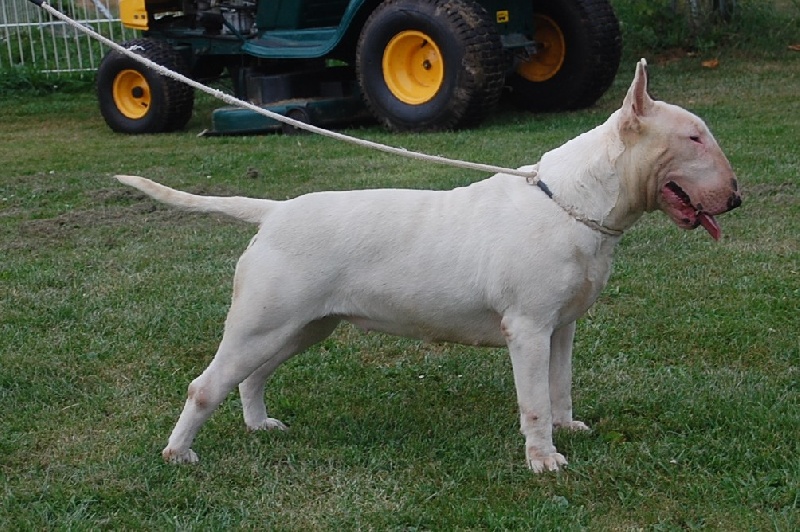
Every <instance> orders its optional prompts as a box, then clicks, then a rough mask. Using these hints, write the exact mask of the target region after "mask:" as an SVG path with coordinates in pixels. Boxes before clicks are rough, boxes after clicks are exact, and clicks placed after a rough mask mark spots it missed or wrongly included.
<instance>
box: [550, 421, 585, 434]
mask: <svg viewBox="0 0 800 532" xmlns="http://www.w3.org/2000/svg"><path fill="white" fill-rule="evenodd" d="M553 426H554V427H555V428H557V429H562V430H569V431H572V432H591V431H592V429H590V428H589V426H588V425H587V424H586V423H584V422H583V421H578V420H576V419H573V420H572V421H567V422H566V423H554V424H553Z"/></svg>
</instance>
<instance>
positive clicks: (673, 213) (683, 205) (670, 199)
mask: <svg viewBox="0 0 800 532" xmlns="http://www.w3.org/2000/svg"><path fill="white" fill-rule="evenodd" d="M661 194H662V195H663V197H664V201H665V202H666V204H667V211H666V212H667V214H669V216H670V217H671V218H672V219H673V220H674V221H675V223H676V224H678V225H679V226H680V227H682V228H684V229H694V228H696V227H698V226H700V225H702V226H703V228H704V229H705V230H706V231H708V234H710V235H711V237H712V238H713V239H714V240H719V237H720V235H721V234H722V229H720V227H719V224H718V223H717V220H716V219H714V216H712V215H711V214H709V213H707V212H705V211H703V210H702V209H698V208H697V207H695V206H694V205H693V204H692V200H691V198H690V197H689V195H688V194H687V193H686V192H685V191H684V190H683V189H682V188H681V187H680V185H678V184H677V183H676V182H675V181H669V182H668V183H667V184H666V185H664V188H662V189H661Z"/></svg>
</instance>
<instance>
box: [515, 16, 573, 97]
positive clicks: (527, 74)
mask: <svg viewBox="0 0 800 532" xmlns="http://www.w3.org/2000/svg"><path fill="white" fill-rule="evenodd" d="M533 27H534V32H535V33H534V35H533V39H534V40H535V41H536V47H537V51H536V53H535V54H534V55H533V56H531V58H530V60H528V61H525V62H523V63H521V64H520V65H519V67H518V68H517V74H519V75H520V76H522V77H523V78H525V79H527V80H528V81H535V82H542V81H547V80H548V79H550V78H552V77H553V76H555V75H556V74H558V71H559V70H561V67H562V66H563V65H564V56H565V54H566V50H567V49H566V46H564V34H563V33H562V32H561V28H559V27H558V24H556V23H555V21H554V20H553V19H551V18H550V17H547V16H545V15H534V16H533Z"/></svg>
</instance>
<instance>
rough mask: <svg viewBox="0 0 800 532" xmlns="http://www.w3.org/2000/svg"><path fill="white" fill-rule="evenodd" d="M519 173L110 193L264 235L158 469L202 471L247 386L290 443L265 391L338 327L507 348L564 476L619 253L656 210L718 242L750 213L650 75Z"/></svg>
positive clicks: (251, 421)
mask: <svg viewBox="0 0 800 532" xmlns="http://www.w3.org/2000/svg"><path fill="white" fill-rule="evenodd" d="M523 168H530V169H534V170H536V171H537V172H538V179H539V180H540V181H538V182H537V180H534V179H530V180H526V179H525V178H522V177H515V176H511V175H506V174H496V175H494V176H492V177H490V178H488V179H486V180H484V181H480V182H477V183H474V184H472V185H470V186H467V187H463V188H457V189H455V190H450V191H428V190H396V189H386V190H360V191H352V192H318V193H312V194H307V195H304V196H300V197H298V198H295V199H291V200H288V201H272V200H267V199H251V198H241V197H225V198H222V197H204V196H196V195H192V194H188V193H185V192H179V191H176V190H173V189H171V188H168V187H165V186H162V185H159V184H157V183H154V182H152V181H149V180H147V179H144V178H141V177H134V176H116V177H117V179H118V180H120V181H121V182H123V183H126V184H128V185H131V186H133V187H136V188H138V189H139V190H141V191H143V192H145V193H146V194H148V195H150V196H152V197H153V198H155V199H157V200H159V201H163V202H166V203H169V204H172V205H175V206H178V207H182V208H185V209H189V210H193V211H206V212H218V213H224V214H227V215H230V216H233V217H235V218H238V219H240V220H244V221H247V222H252V223H256V224H259V226H260V229H259V231H258V234H257V235H256V236H255V237H254V238H253V240H252V241H251V242H250V245H249V246H248V248H247V250H246V251H245V252H244V254H243V255H242V256H241V258H240V259H239V263H238V265H237V267H236V274H235V277H234V286H233V299H232V303H231V308H230V311H229V313H228V317H227V320H226V323H225V333H224V336H223V339H222V342H221V344H220V346H219V349H218V350H217V353H216V356H215V357H214V359H213V360H212V361H211V364H210V365H209V366H208V368H207V369H206V370H205V371H204V372H203V373H202V374H201V375H200V376H199V377H197V378H196V379H195V380H194V381H192V383H191V385H190V386H189V391H188V399H187V401H186V404H185V406H184V409H183V413H182V414H181V416H180V419H179V420H178V422H177V424H176V426H175V428H174V430H173V431H172V435H171V436H170V438H169V442H168V444H167V446H166V448H165V449H164V451H163V453H162V455H163V457H164V459H165V460H167V461H169V462H190V463H191V462H196V461H197V455H196V454H195V453H194V451H192V449H191V448H190V447H191V444H192V441H193V440H194V438H195V435H196V434H197V432H198V430H199V429H200V427H201V425H202V424H203V423H204V422H205V421H206V420H207V419H208V418H209V417H210V416H211V414H212V412H214V410H215V409H216V408H217V406H218V405H219V404H220V403H221V402H222V400H223V399H224V398H225V397H226V396H227V395H228V393H229V392H230V391H231V390H233V388H234V387H235V386H237V385H238V386H239V393H240V394H241V399H242V406H243V409H244V421H245V424H246V425H247V427H248V428H249V429H251V430H264V429H273V428H278V429H283V428H285V427H284V425H283V424H282V423H281V422H280V421H278V420H277V419H273V418H270V417H269V416H268V414H267V408H266V405H265V404H264V384H265V382H266V380H267V378H268V377H269V376H270V374H272V372H273V371H274V370H275V369H276V368H277V367H278V365H279V364H281V363H282V362H284V361H285V360H287V359H288V358H289V357H291V356H293V355H295V354H297V353H299V352H301V351H303V350H304V349H306V348H308V347H309V346H311V345H313V344H315V343H317V342H319V341H321V340H323V339H324V338H326V337H327V336H328V335H329V334H331V332H332V331H333V330H334V328H335V327H336V326H337V324H338V323H339V322H341V321H342V320H345V321H349V322H351V323H354V324H355V325H357V326H358V327H360V328H362V329H365V330H374V331H382V332H385V333H389V334H394V335H401V336H407V337H411V338H417V339H421V340H425V341H429V342H457V343H462V344H469V345H478V346H494V347H500V346H507V347H508V349H509V351H510V355H511V361H512V366H513V371H514V383H515V386H516V392H517V400H518V403H519V411H520V425H521V432H522V434H523V435H524V436H525V455H526V459H527V464H528V466H529V467H530V469H532V470H533V471H535V472H540V471H544V470H550V471H555V470H558V469H559V467H560V466H563V465H565V464H566V463H567V461H566V460H565V459H564V457H563V456H562V455H561V454H560V453H558V452H557V451H556V448H555V446H554V445H553V439H552V433H553V427H566V428H568V429H576V430H588V429H587V427H586V425H584V424H583V423H582V422H580V421H577V420H575V419H573V417H572V398H571V386H572V383H571V381H572V340H573V335H574V333H575V320H577V319H578V318H579V317H581V316H582V315H583V314H584V313H585V312H586V311H587V310H588V309H589V307H590V306H591V305H592V303H594V301H595V300H596V299H597V297H598V295H599V294H600V291H601V290H602V289H603V287H604V286H605V284H606V282H607V280H608V277H609V273H610V270H611V262H612V254H613V251H614V247H615V246H616V244H617V242H618V241H619V239H620V236H621V235H622V233H623V232H624V231H625V230H626V229H628V228H629V227H631V225H633V224H634V222H636V220H637V219H638V218H639V217H640V216H641V215H642V213H644V212H649V211H654V210H656V209H658V210H661V211H663V212H665V213H666V214H667V215H668V216H669V217H670V218H672V220H673V221H674V222H675V223H676V224H677V225H678V226H679V227H682V228H684V229H693V228H695V227H698V226H700V225H702V226H703V227H704V228H705V229H706V230H707V231H708V232H709V233H710V234H711V236H712V237H713V238H714V239H718V238H719V237H720V228H719V225H718V224H717V222H716V221H715V219H714V216H715V215H717V214H720V213H723V212H726V211H728V210H730V209H733V208H735V207H738V206H739V204H740V203H741V198H740V195H739V191H738V186H737V182H736V178H735V176H734V173H733V171H732V169H731V166H730V164H729V163H728V160H727V159H726V158H725V155H724V154H723V153H722V151H721V150H720V148H719V146H718V145H717V142H716V141H715V140H714V137H713V136H712V135H711V133H710V132H709V130H708V128H707V127H706V125H705V124H704V123H703V121H702V120H700V119H699V118H698V117H697V116H695V115H693V114H691V113H690V112H688V111H686V110H684V109H681V108H680V107H676V106H674V105H669V104H666V103H663V102H660V101H654V100H653V99H651V97H650V96H649V95H648V93H647V71H646V62H645V61H644V60H642V61H640V62H639V63H638V65H637V68H636V74H635V77H634V80H633V83H632V85H631V87H630V89H629V90H628V93H627V95H626V97H625V101H624V102H623V105H622V108H621V109H620V110H618V111H616V112H615V113H613V114H612V115H611V117H610V118H609V119H608V120H607V121H606V122H605V123H604V124H602V125H600V126H598V127H596V128H595V129H593V130H592V131H589V132H588V133H584V134H583V135H580V136H579V137H577V138H575V139H573V140H571V141H569V142H567V143H566V144H564V145H563V146H561V147H558V148H556V149H554V150H552V151H550V152H547V153H546V154H544V156H542V158H541V160H540V161H539V162H538V163H537V164H536V165H533V166H529V167H523ZM533 184H536V185H538V186H533Z"/></svg>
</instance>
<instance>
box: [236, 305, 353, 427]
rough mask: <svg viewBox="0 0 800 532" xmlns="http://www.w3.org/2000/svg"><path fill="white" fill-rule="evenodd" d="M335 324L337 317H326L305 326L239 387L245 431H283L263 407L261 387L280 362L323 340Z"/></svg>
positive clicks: (262, 388) (262, 389) (264, 405)
mask: <svg viewBox="0 0 800 532" xmlns="http://www.w3.org/2000/svg"><path fill="white" fill-rule="evenodd" d="M339 321H340V320H339V318H335V317H328V318H322V319H319V320H316V321H313V322H311V323H309V324H308V325H306V326H305V327H304V328H303V330H302V331H300V333H299V334H297V335H296V337H295V338H294V341H292V342H289V343H288V344H287V345H286V346H284V349H283V350H282V351H281V352H280V353H278V354H277V355H275V356H273V357H272V358H271V359H269V360H268V361H267V362H266V363H264V364H263V365H262V366H261V367H259V368H258V369H256V370H255V371H254V372H253V373H251V374H250V376H249V377H247V378H246V379H245V380H244V381H242V382H241V383H240V384H239V395H240V396H241V398H242V409H243V414H244V423H245V425H247V428H248V429H249V430H270V429H281V430H285V429H286V426H285V425H284V424H283V423H281V422H280V421H279V420H277V419H274V418H271V417H269V414H268V413H267V406H266V404H265V403H264V385H265V384H266V382H267V379H268V378H269V376H270V375H272V372H273V371H275V368H277V367H278V366H279V365H280V364H281V363H282V362H283V361H285V360H288V359H289V358H291V357H292V356H293V355H295V354H297V353H300V352H301V351H304V350H305V349H307V348H309V347H311V346H312V345H314V344H316V343H318V342H321V341H322V340H324V339H325V338H327V337H328V336H329V335H330V334H331V333H332V332H333V330H334V329H335V328H336V326H337V325H338V324H339Z"/></svg>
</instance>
